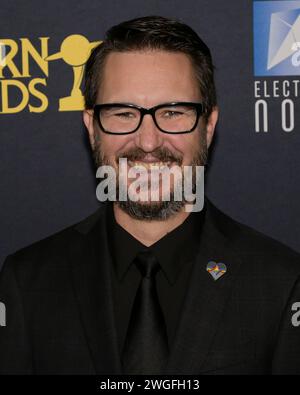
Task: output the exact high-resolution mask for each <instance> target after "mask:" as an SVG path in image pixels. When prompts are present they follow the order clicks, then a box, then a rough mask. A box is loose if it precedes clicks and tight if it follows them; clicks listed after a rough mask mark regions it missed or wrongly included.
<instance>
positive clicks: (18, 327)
mask: <svg viewBox="0 0 300 395" xmlns="http://www.w3.org/2000/svg"><path fill="white" fill-rule="evenodd" d="M85 77H86V78H85V101H86V110H85V111H84V114H83V116H84V122H85V125H86V127H87V130H88V133H89V139H90V143H91V147H92V149H93V153H94V158H95V162H96V165H97V166H110V167H111V168H112V169H114V170H115V172H116V174H117V175H120V174H119V173H120V162H119V160H120V159H121V158H126V160H127V164H128V169H127V171H128V172H127V173H125V174H123V176H122V177H121V178H120V179H119V181H117V190H118V191H120V189H121V188H124V185H127V192H128V191H129V188H130V187H131V186H132V183H133V181H132V180H130V177H129V171H130V170H131V169H134V168H136V167H139V166H144V168H145V169H146V173H150V168H151V165H154V164H164V165H165V166H167V168H168V169H172V168H174V167H175V166H178V168H179V169H181V171H183V168H184V166H192V167H193V168H196V167H197V166H202V165H205V163H206V160H207V150H208V148H209V146H210V145H211V142H212V139H213V135H214V130H215V125H216V123H217V118H218V109H217V104H216V94H215V87H214V78H213V65H212V60H211V55H210V51H209V49H208V48H207V46H206V45H205V44H204V42H203V41H202V40H201V39H200V38H199V37H198V36H197V34H196V33H195V32H194V31H193V30H192V29H191V28H189V27H188V26H186V25H184V24H182V23H180V22H178V21H175V20H170V19H167V18H162V17H145V18H138V19H135V20H132V21H127V22H124V23H121V24H120V25H118V26H115V27H113V28H112V29H110V30H109V31H108V33H107V37H106V40H105V41H104V43H103V44H101V45H100V46H98V47H97V48H95V50H94V51H93V52H92V54H91V57H90V59H89V61H88V63H87V65H86V75H85ZM160 181H161V179H160ZM160 181H159V183H158V186H157V190H158V191H159V199H158V201H154V199H153V200H152V199H151V197H150V198H149V197H148V199H145V200H144V201H142V200H141V199H140V200H137V201H136V200H135V199H127V200H126V199H125V200H124V201H123V200H122V201H121V200H120V199H119V200H117V201H116V202H106V203H105V204H103V205H102V206H101V207H100V209H99V210H98V211H97V212H96V213H95V214H93V215H91V216H90V217H89V218H87V219H85V220H84V221H82V222H81V223H79V224H76V225H74V226H71V227H69V228H67V229H65V230H63V231H61V232H59V233H57V234H55V235H53V236H51V237H48V238H47V239H45V240H42V241H40V242H37V243H35V244H33V245H32V246H29V247H27V248H25V249H22V250H21V251H19V252H17V253H15V254H14V255H11V256H10V257H8V258H7V260H6V262H5V265H4V268H3V271H2V274H1V283H0V300H1V301H2V302H3V303H4V304H5V306H6V311H7V322H6V326H5V327H2V328H0V329H1V332H0V371H1V373H21V374H24V373H25V374H50V373H54V374H55V373H59V374H285V373H292V374H293V373H294V374H297V373H300V327H299V326H298V325H299V322H298V317H299V314H298V308H299V302H300V282H299V275H300V259H299V255H298V254H297V253H296V252H294V251H292V250H290V249H289V248H288V247H285V246H283V245H282V244H280V243H278V242H276V241H274V240H272V239H270V238H268V237H266V236H264V235H262V234H260V233H258V232H256V231H254V230H252V229H250V228H249V227H247V226H245V225H242V224H240V223H238V222H236V221H234V220H233V219H231V218H229V217H228V216H227V215H226V214H224V213H222V212H221V211H219V210H218V209H217V208H216V207H215V206H214V205H213V204H212V203H211V202H210V201H209V200H208V199H207V198H205V203H204V207H203V209H202V210H200V211H195V212H189V211H188V210H186V201H185V199H182V201H176V199H175V197H174V196H175V192H176V188H178V184H175V182H174V183H173V184H170V191H169V192H170V199H169V200H164V199H163V192H162V189H161V188H162V184H161V182H160ZM125 182H126V183H127V182H128V184H125ZM146 185H148V183H147V182H146ZM196 186H197V183H196V182H195V178H194V184H193V188H194V189H195V187H196ZM136 193H137V191H136Z"/></svg>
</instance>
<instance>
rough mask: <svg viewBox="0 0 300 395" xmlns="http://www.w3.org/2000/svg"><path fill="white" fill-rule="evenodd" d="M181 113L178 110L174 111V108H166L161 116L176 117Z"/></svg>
mask: <svg viewBox="0 0 300 395" xmlns="http://www.w3.org/2000/svg"><path fill="white" fill-rule="evenodd" d="M182 114H183V113H182V112H180V111H175V110H166V111H164V113H163V114H162V116H163V117H165V118H176V117H179V116H180V115H182Z"/></svg>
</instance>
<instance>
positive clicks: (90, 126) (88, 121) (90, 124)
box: [83, 110, 95, 149]
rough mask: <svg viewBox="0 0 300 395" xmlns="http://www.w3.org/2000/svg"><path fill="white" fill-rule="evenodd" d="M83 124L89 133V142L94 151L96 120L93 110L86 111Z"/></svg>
mask: <svg viewBox="0 0 300 395" xmlns="http://www.w3.org/2000/svg"><path fill="white" fill-rule="evenodd" d="M83 122H84V124H85V127H86V128H87V131H88V133H89V140H90V144H91V147H92V149H94V147H95V130H94V118H93V111H92V110H84V111H83Z"/></svg>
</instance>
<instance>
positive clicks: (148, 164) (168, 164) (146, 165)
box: [128, 161, 171, 169]
mask: <svg viewBox="0 0 300 395" xmlns="http://www.w3.org/2000/svg"><path fill="white" fill-rule="evenodd" d="M128 163H129V165H130V166H132V167H133V166H134V167H140V166H143V167H145V168H146V169H151V168H152V167H153V166H158V167H163V166H170V164H171V162H152V163H147V162H130V161H129V162H128Z"/></svg>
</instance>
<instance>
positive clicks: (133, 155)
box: [117, 148, 183, 166]
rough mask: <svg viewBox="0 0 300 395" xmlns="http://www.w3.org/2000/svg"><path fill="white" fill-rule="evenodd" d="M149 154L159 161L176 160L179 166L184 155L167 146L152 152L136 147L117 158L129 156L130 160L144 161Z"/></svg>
mask: <svg viewBox="0 0 300 395" xmlns="http://www.w3.org/2000/svg"><path fill="white" fill-rule="evenodd" d="M148 154H151V156H153V157H154V158H155V159H157V161H158V162H176V163H178V164H179V166H181V165H182V160H183V157H182V155H176V154H174V153H173V152H171V151H170V150H168V149H167V148H157V149H156V150H154V151H152V152H145V151H143V150H142V149H141V148H135V149H133V150H130V151H127V152H122V153H121V154H120V155H118V157H117V159H118V160H119V158H127V160H129V161H142V160H143V159H144V158H145V156H146V155H148Z"/></svg>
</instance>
